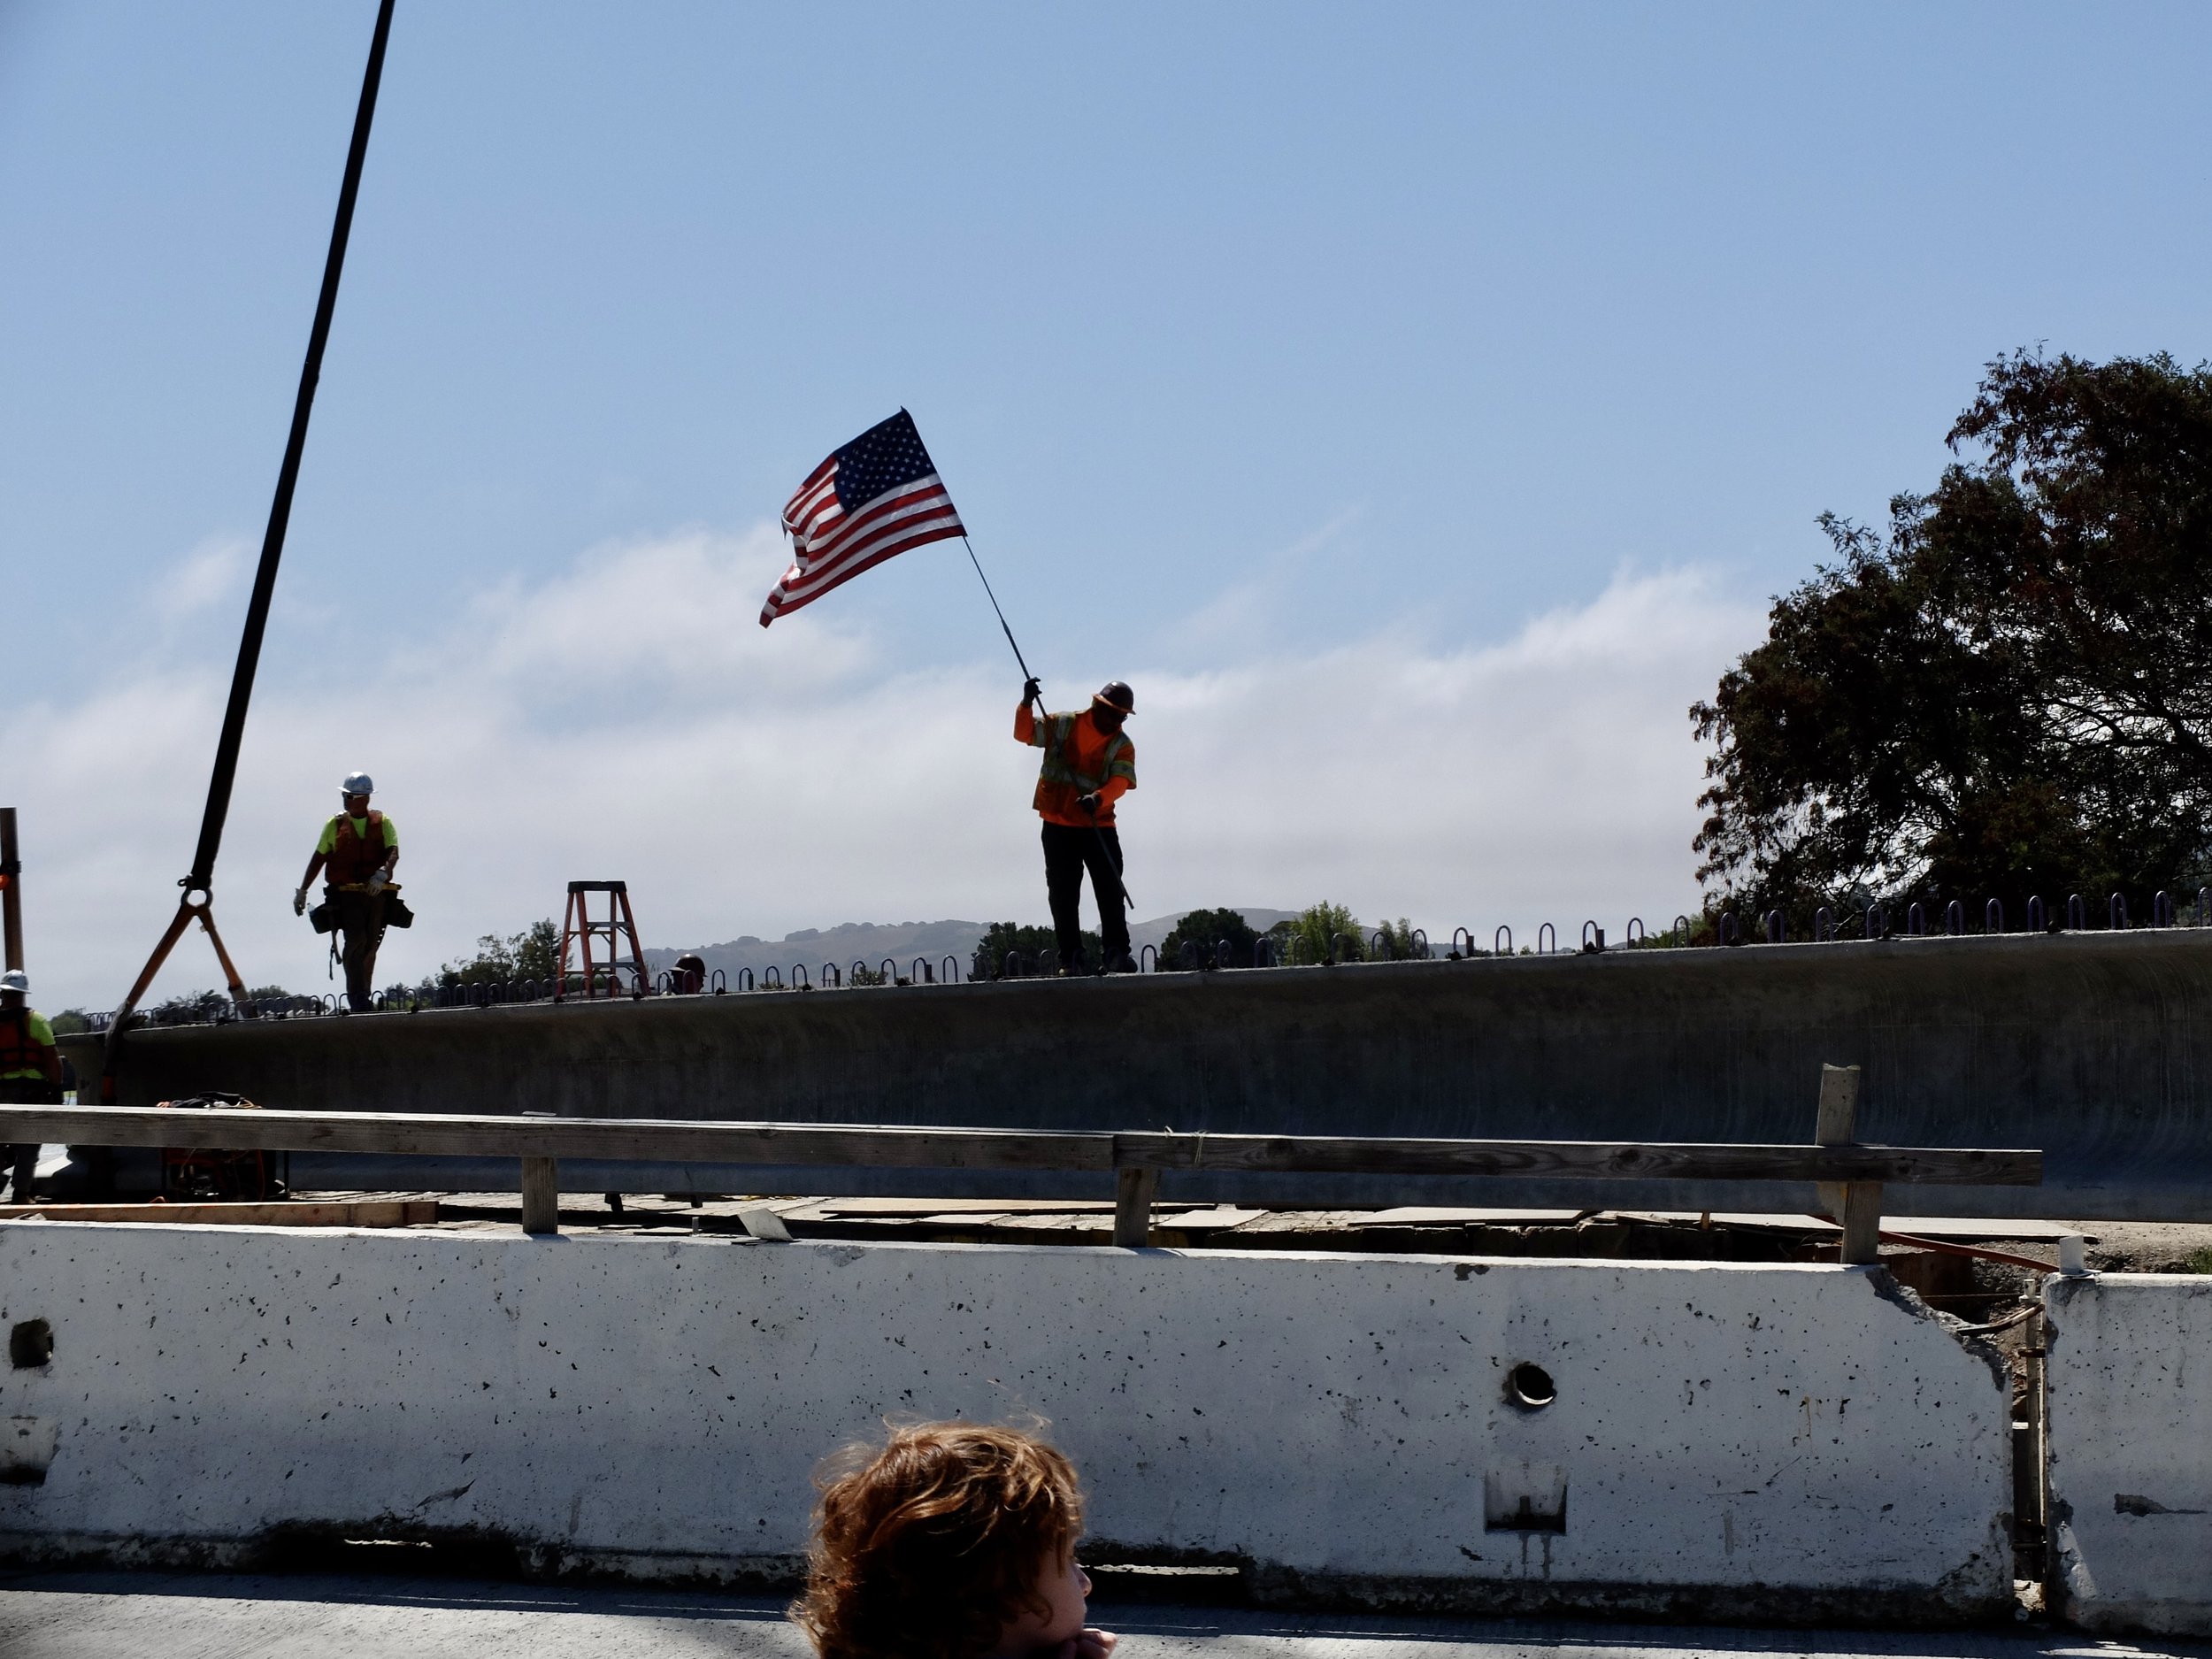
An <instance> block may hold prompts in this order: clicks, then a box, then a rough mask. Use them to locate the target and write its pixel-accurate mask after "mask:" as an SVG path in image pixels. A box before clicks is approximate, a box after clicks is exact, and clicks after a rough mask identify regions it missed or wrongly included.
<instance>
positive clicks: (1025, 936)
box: [975, 922, 1105, 979]
mask: <svg viewBox="0 0 2212 1659" xmlns="http://www.w3.org/2000/svg"><path fill="white" fill-rule="evenodd" d="M1082 937H1083V960H1084V961H1085V962H1086V963H1087V964H1089V965H1090V966H1091V967H1093V968H1095V967H1097V966H1098V964H1099V962H1100V960H1101V959H1102V956H1103V955H1104V949H1105V948H1104V946H1103V945H1102V944H1101V943H1100V941H1099V937H1098V935H1097V934H1096V933H1092V932H1090V931H1089V930H1088V929H1086V930H1085V931H1084V933H1083V935H1082ZM1058 948H1059V946H1058V941H1057V939H1056V935H1055V934H1054V933H1053V931H1052V929H1050V928H1049V927H1035V926H1023V925H1022V924H1020V923H1018V922H993V923H992V924H991V926H989V927H988V928H987V930H986V931H985V933H984V934H983V937H982V938H980V939H979V940H977V941H975V977H976V978H977V979H997V978H998V977H999V975H1000V974H1002V973H1003V972H1005V971H1006V953H1007V952H1008V951H1010V950H1018V951H1019V952H1021V957H1022V960H1023V962H1025V963H1026V964H1029V966H1030V969H1031V971H1032V972H1034V971H1035V967H1036V964H1037V962H1038V960H1039V959H1040V958H1041V957H1042V956H1043V955H1044V954H1045V952H1046V951H1048V950H1053V951H1056V950H1057V949H1058ZM1062 965H1065V964H1062Z"/></svg>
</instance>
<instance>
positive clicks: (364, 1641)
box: [0, 1573, 2212, 1659]
mask: <svg viewBox="0 0 2212 1659" xmlns="http://www.w3.org/2000/svg"><path fill="white" fill-rule="evenodd" d="M1092 1612H1093V1617H1094V1620H1095V1621H1096V1622H1097V1623H1098V1624H1101V1625H1102V1626H1103V1627H1105V1628H1107V1629H1110V1630H1112V1631H1115V1632H1117V1633H1118V1634H1119V1635H1120V1637H1121V1646H1120V1647H1119V1648H1118V1650H1117V1653H1118V1659H1716V1656H1717V1655H1727V1656H1728V1659H1739V1656H1740V1659H1769V1656H1772V1659H1783V1656H1784V1655H1786V1656H1787V1659H2205V1656H2206V1655H2212V1648H2207V1647H2199V1646H2195V1645H2191V1644H2178V1645H2177V1644H2174V1643H2170V1642H2164V1641H2160V1642H2153V1643H2147V1644H2141V1645H2138V1644H2134V1643H2119V1642H2108V1641H2098V1640H2091V1639H2085V1638H2083V1637H2080V1636H2075V1635H2070V1634H2066V1633H2062V1632H2050V1631H2033V1632H2023V1631H2015V1630H2006V1631H1995V1632H1993V1631H1961V1632H1940V1633H1932V1634H1921V1633H1908V1632H1888V1631H1853V1632H1840V1631H1827V1632H1806V1631H1774V1630H1723V1629H1717V1628H1714V1627H1712V1626H1699V1625H1681V1624H1666V1625H1652V1624H1568V1623H1553V1622H1536V1621H1526V1622H1516V1623H1512V1624H1505V1623H1497V1622H1482V1623H1476V1622H1471V1621H1463V1620H1444V1619H1406V1618H1381V1617H1341V1616H1335V1617H1298V1616H1286V1615H1281V1614H1271V1613H1255V1612H1248V1611H1241V1610H1231V1609H1217V1608H1173V1607H1159V1606H1138V1607H1108V1606H1102V1605H1100V1604H1099V1603H1097V1602H1095V1601H1094V1602H1093V1604H1092ZM334 1655H342V1659H705V1656H706V1655H718V1656H720V1659H812V1650H811V1649H810V1647H808V1646H807V1644H806V1642H805V1640H803V1638H802V1637H801V1636H800V1634H799V1632H797V1631H796V1630H795V1629H794V1628H792V1626H791V1625H789V1624H786V1623H785V1622H784V1619H783V1604H782V1602H781V1601H779V1600H774V1599H770V1598H761V1597H749V1598H735V1597H729V1598H725V1597H719V1596H712V1595H701V1594H680V1593H678V1594H672V1593H668V1592H653V1591H640V1590H624V1589H572V1588H568V1587H559V1588H540V1587H534V1586H522V1585H509V1584H484V1583H472V1582H457V1581H454V1580H450V1579H428V1580H423V1579H408V1578H321V1577H313V1578H311V1577H299V1578H292V1577H284V1578H260V1577H244V1576H231V1575H225V1574H204V1575H199V1574H193V1575H184V1574H177V1575H171V1574H152V1573H146V1574H124V1573H97V1574H94V1573H63V1574H43V1575H33V1574H18V1575H15V1576H12V1577H0V1659H333V1656H334Z"/></svg>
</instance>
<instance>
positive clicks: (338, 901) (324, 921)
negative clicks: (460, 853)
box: [292, 772, 415, 1010]
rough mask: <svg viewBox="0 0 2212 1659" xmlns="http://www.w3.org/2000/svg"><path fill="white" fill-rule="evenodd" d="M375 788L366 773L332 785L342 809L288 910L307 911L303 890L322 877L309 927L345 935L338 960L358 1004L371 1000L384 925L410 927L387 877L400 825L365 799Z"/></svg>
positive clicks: (352, 1003) (395, 859)
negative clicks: (320, 889)
mask: <svg viewBox="0 0 2212 1659" xmlns="http://www.w3.org/2000/svg"><path fill="white" fill-rule="evenodd" d="M375 788H376V785H375V783H374V782H373V780H371V779H370V777H369V774H368V773H367V772H349V773H348V774H347V775H346V779H345V781H344V782H342V783H341V784H340V785H339V786H338V794H339V795H340V797H341V799H342V803H343V810H342V811H340V812H339V813H338V814H337V815H336V816H335V817H334V818H332V819H331V820H330V822H329V823H327V824H326V825H324V826H323V833H322V836H321V839H319V841H316V843H315V852H314V856H312V857H311V858H309V859H308V861H307V873H306V874H305V875H303V876H302V877H301V878H300V886H299V891H298V892H296V893H295V894H294V895H292V914H293V915H295V916H298V915H300V914H302V913H303V912H304V911H305V910H306V909H307V889H308V887H310V886H311V885H312V884H313V882H314V879H315V877H316V874H317V873H318V872H321V873H322V874H323V875H325V876H326V878H327V879H326V882H325V884H324V887H323V902H321V903H320V904H319V905H317V906H316V907H315V914H314V917H313V920H314V924H315V931H316V932H317V933H332V932H336V933H340V934H341V935H342V937H343V939H344V941H345V944H344V948H343V949H342V951H341V952H340V953H339V959H340V960H341V961H342V963H343V964H345V970H346V1002H347V1005H348V1006H349V1007H351V1008H354V1009H357V1010H364V1009H367V1008H369V1007H371V1006H373V1002H374V998H375V984H376V952H377V947H378V946H380V945H381V944H382V943H383V942H384V930H385V928H387V927H407V926H412V925H413V923H414V919H415V918H414V916H413V914H412V913H411V911H410V910H408V909H407V907H406V906H405V905H404V904H403V903H402V902H401V901H400V897H399V886H398V884H397V883H396V882H395V881H394V880H393V879H392V872H393V871H394V870H395V869H396V868H397V867H398V865H399V829H398V826H396V825H395V824H394V823H393V822H392V820H391V819H390V818H387V817H386V816H385V815H384V814H383V813H381V812H380V811H378V810H375V809H374V808H373V807H371V806H370V805H369V796H370V795H372V794H373V793H374V791H375Z"/></svg>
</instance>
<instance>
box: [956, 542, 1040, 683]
mask: <svg viewBox="0 0 2212 1659" xmlns="http://www.w3.org/2000/svg"><path fill="white" fill-rule="evenodd" d="M960 545H961V546H962V547H964V548H966V549H968V563H969V564H971V565H974V566H975V577H976V580H978V581H979V582H981V583H982V584H983V593H984V596H985V597H986V598H987V599H988V600H989V601H990V602H991V609H992V611H994V612H995V613H996V615H997V617H998V626H999V632H1001V633H1002V634H1005V635H1006V642H1007V643H1008V644H1009V645H1014V630H1013V629H1011V628H1010V627H1008V626H1006V613H1005V612H1004V611H1000V610H999V608H998V595H996V594H995V593H993V592H992V591H991V579H990V578H989V577H988V576H986V575H985V574H984V573H983V561H982V560H981V559H979V558H978V557H976V556H975V544H974V543H973V542H972V541H969V540H968V536H967V532H965V531H962V532H961V534H960ZM1014 660H1015V661H1016V662H1017V663H1021V671H1022V678H1023V679H1024V680H1034V679H1035V678H1036V675H1034V674H1033V673H1031V672H1029V664H1027V663H1025V662H1022V648H1021V647H1020V646H1018V645H1014Z"/></svg>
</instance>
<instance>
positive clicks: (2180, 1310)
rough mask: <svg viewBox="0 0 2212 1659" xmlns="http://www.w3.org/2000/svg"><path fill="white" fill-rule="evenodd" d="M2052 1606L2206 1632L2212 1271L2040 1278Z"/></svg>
mask: <svg viewBox="0 0 2212 1659" xmlns="http://www.w3.org/2000/svg"><path fill="white" fill-rule="evenodd" d="M2043 1304H2044V1309H2045V1311H2046V1312H2047V1314H2048V1316H2049V1319H2050V1358H2049V1360H2048V1362H2047V1363H2048V1367H2049V1369H2048V1371H2047V1378H2048V1391H2049V1395H2050V1480H2051V1517H2052V1523H2053V1526H2052V1536H2053V1541H2054V1543H2055V1545H2056V1547H2057V1548H2058V1552H2059V1553H2058V1569H2059V1571H2058V1575H2057V1577H2058V1586H2059V1591H2060V1601H2061V1609H2062V1611H2063V1612H2064V1614H2065V1615H2066V1617H2069V1618H2070V1619H2071V1620H2073V1621H2074V1622H2075V1623H2076V1624H2082V1625H2084V1626H2085V1627H2087V1628H2089V1629H2091V1630H2099V1631H2148V1632H2162V1633H2174V1634H2188V1635H2202V1636H2212V1278H2203V1279H2198V1278H2179V1277H2168V1276H2161V1275H2157V1274H2151V1273H2107V1274H2102V1275H2095V1276H2091V1277H2087V1278H2081V1279H2062V1278H2056V1277H2054V1278H2051V1279H2046V1280H2045V1281H2044V1289H2043Z"/></svg>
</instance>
